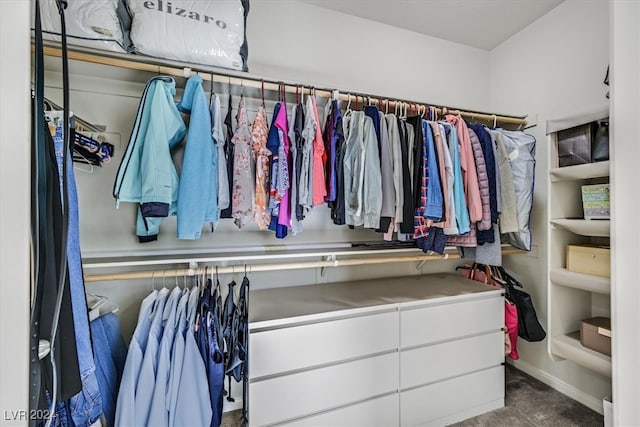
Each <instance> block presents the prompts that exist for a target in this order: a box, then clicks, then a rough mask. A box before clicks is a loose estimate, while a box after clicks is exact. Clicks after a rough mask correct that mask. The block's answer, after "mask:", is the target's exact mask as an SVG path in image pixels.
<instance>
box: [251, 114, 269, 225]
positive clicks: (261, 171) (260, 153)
mask: <svg viewBox="0 0 640 427" xmlns="http://www.w3.org/2000/svg"><path fill="white" fill-rule="evenodd" d="M268 132H269V128H268V126H267V116H266V113H265V111H264V106H260V108H259V109H258V115H257V116H256V118H255V120H254V121H253V129H252V131H251V142H252V148H253V158H254V159H255V161H256V195H255V201H254V210H253V219H254V221H255V222H256V224H258V228H260V230H266V229H267V227H269V222H270V221H271V212H270V210H269V209H268V204H269V169H270V168H269V156H270V155H271V151H269V149H268V148H267V133H268Z"/></svg>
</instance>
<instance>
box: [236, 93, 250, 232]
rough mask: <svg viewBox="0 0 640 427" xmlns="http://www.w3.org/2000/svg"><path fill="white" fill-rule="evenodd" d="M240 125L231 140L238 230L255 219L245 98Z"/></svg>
mask: <svg viewBox="0 0 640 427" xmlns="http://www.w3.org/2000/svg"><path fill="white" fill-rule="evenodd" d="M236 117H237V119H238V123H237V126H236V132H235V134H234V135H233V138H232V139H231V142H232V143H233V145H234V149H233V192H232V196H231V207H232V210H231V215H232V217H233V219H234V223H235V224H236V226H237V227H238V228H243V227H244V226H245V225H247V223H248V222H249V221H251V219H252V218H253V200H254V197H255V188H256V187H255V173H254V166H253V162H252V152H251V132H250V131H249V118H248V117H247V109H246V106H245V102H244V97H243V96H241V97H240V102H239V104H238V115H237V116H236Z"/></svg>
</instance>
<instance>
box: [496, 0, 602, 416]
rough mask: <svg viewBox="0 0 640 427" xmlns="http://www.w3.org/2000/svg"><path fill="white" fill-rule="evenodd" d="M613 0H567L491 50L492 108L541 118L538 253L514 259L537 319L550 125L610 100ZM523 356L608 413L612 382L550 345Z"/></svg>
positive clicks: (541, 306) (537, 371)
mask: <svg viewBox="0 0 640 427" xmlns="http://www.w3.org/2000/svg"><path fill="white" fill-rule="evenodd" d="M608 7H609V5H608V2H606V1H603V0H567V1H565V2H564V3H562V4H560V5H559V6H558V7H557V8H555V9H553V10H552V11H550V12H549V13H547V14H546V15H544V16H543V17H541V18H540V19H538V20H537V21H535V22H534V23H533V24H531V25H530V26H528V27H527V28H525V29H524V30H522V31H521V32H519V33H518V34H516V35H514V36H513V37H511V38H510V39H509V40H507V41H505V42H504V43H502V44H501V45H499V46H498V47H496V48H495V49H494V50H493V51H491V54H490V76H491V77H490V81H491V92H490V105H491V109H493V110H504V111H525V112H527V113H528V114H529V115H530V116H531V117H537V125H538V126H537V127H535V128H532V129H530V130H529V132H530V133H532V134H533V135H535V137H536V139H537V141H538V144H537V155H536V160H537V165H536V177H537V179H536V188H535V196H534V210H533V215H532V219H531V228H532V230H533V240H534V245H536V246H537V247H538V253H539V256H538V257H536V258H532V257H512V258H510V260H509V261H510V262H509V263H508V266H509V267H511V268H512V269H513V270H514V271H516V272H517V273H518V277H519V278H521V279H522V281H523V283H524V285H525V289H526V290H527V291H529V292H530V293H531V294H532V296H533V299H534V302H535V305H536V309H537V311H538V317H539V318H540V319H541V320H542V321H543V322H544V321H545V320H546V316H547V307H546V301H547V283H546V273H544V272H545V271H546V257H547V256H548V254H547V251H546V248H547V241H546V227H547V218H546V209H547V194H548V188H547V174H548V170H549V165H548V156H549V152H548V144H549V141H548V139H547V137H546V135H545V123H546V120H548V119H550V118H557V117H562V116H565V115H569V114H570V113H571V112H572V111H574V110H577V109H580V108H581V107H584V106H589V105H594V104H598V105H599V104H602V103H604V102H606V99H605V93H606V92H607V88H606V86H604V85H603V84H602V80H603V79H604V75H605V71H606V68H607V65H608V63H609V19H608V16H609V9H608ZM518 348H519V349H521V351H520V356H521V360H520V361H519V362H516V363H515V365H516V366H518V367H520V368H521V369H524V370H528V371H529V372H531V373H533V374H534V375H535V376H537V377H538V378H540V379H542V380H545V381H546V382H548V383H551V384H552V385H554V386H555V387H557V388H559V389H561V391H564V392H565V393H568V394H570V395H572V397H574V398H577V399H578V400H581V401H582V402H583V403H585V404H587V405H588V406H591V407H593V408H595V409H598V410H600V411H601V410H602V408H601V406H602V404H601V399H602V397H604V396H605V395H607V394H609V393H610V385H609V383H610V380H609V379H608V378H604V377H602V376H600V375H597V374H594V373H593V372H591V371H589V370H587V369H583V368H581V367H579V366H577V365H575V364H573V363H572V362H568V361H563V362H552V361H551V359H550V358H549V356H548V354H547V347H546V343H527V342H525V341H522V340H520V341H519V345H518Z"/></svg>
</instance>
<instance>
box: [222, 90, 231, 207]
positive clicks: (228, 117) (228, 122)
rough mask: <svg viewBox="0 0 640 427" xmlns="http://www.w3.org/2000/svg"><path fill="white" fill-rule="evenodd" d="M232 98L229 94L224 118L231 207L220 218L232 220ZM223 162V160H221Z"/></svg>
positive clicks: (225, 156) (225, 154)
mask: <svg viewBox="0 0 640 427" xmlns="http://www.w3.org/2000/svg"><path fill="white" fill-rule="evenodd" d="M232 108H233V107H232V97H231V94H229V102H228V104H227V114H226V115H225V116H224V126H225V128H226V132H225V135H226V136H225V140H224V158H225V160H226V161H225V163H226V166H227V174H226V176H227V187H228V188H229V205H228V206H227V207H226V208H225V209H223V210H221V211H220V218H232V217H233V216H232V212H231V211H232V208H231V191H232V188H233V158H234V154H233V149H234V145H233V142H232V141H231V139H232V138H233V118H232V117H233V111H232ZM221 160H222V159H221Z"/></svg>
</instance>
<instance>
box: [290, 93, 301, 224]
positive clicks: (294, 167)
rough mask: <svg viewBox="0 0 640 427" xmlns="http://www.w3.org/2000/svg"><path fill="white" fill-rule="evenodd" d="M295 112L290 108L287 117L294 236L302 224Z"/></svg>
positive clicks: (292, 107)
mask: <svg viewBox="0 0 640 427" xmlns="http://www.w3.org/2000/svg"><path fill="white" fill-rule="evenodd" d="M296 110H297V106H296V105H295V104H294V105H292V106H291V115H290V116H289V141H290V142H291V144H290V146H289V154H290V156H291V170H290V172H291V182H290V189H289V204H290V205H291V206H290V212H291V233H293V235H294V236H295V235H296V234H298V233H300V232H301V231H302V222H301V221H300V220H298V215H297V207H298V185H299V183H300V175H299V173H298V147H297V145H296V144H297V143H296Z"/></svg>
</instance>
